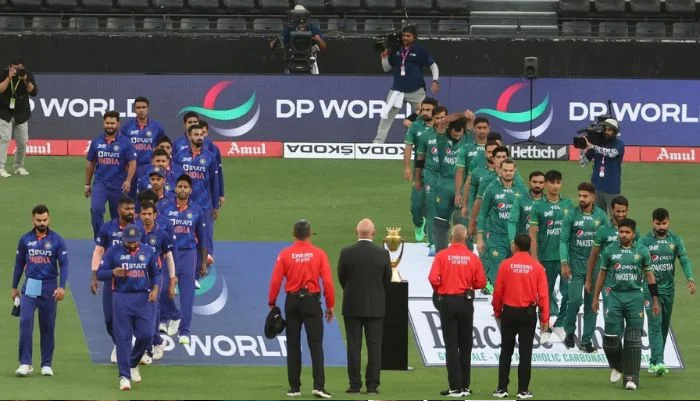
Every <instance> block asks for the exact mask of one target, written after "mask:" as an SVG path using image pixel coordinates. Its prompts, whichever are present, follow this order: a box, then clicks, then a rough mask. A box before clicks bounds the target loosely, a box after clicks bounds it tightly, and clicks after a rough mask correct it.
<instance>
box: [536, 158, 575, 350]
mask: <svg viewBox="0 0 700 401" xmlns="http://www.w3.org/2000/svg"><path fill="white" fill-rule="evenodd" d="M561 179H562V176H561V173H560V172H559V171H557V170H549V171H547V172H546V173H545V175H544V190H545V201H544V202H541V203H536V204H534V205H532V209H530V240H531V241H532V246H531V253H532V256H533V257H534V258H535V259H536V260H537V261H538V262H540V263H541V264H542V266H544V270H545V272H546V273H547V284H548V285H549V298H550V300H549V302H550V311H558V315H557V320H556V322H555V323H554V329H549V330H547V331H546V332H544V333H542V337H541V338H540V340H541V341H542V343H551V342H550V335H551V333H552V331H554V332H555V333H556V334H557V336H558V337H560V338H561V339H562V340H563V339H564V337H565V333H564V329H563V327H564V320H565V317H566V305H567V301H568V296H567V294H568V287H567V285H566V280H561V279H560V280H559V292H560V293H561V296H562V300H561V306H557V300H556V298H555V295H554V285H555V284H556V281H557V277H559V275H560V274H561V258H560V256H559V242H560V237H561V227H562V223H563V222H564V217H566V216H567V215H568V214H569V213H571V210H572V209H573V204H572V203H571V201H570V200H569V199H566V198H562V197H561V195H560V194H559V192H560V191H561ZM552 314H554V312H552Z"/></svg>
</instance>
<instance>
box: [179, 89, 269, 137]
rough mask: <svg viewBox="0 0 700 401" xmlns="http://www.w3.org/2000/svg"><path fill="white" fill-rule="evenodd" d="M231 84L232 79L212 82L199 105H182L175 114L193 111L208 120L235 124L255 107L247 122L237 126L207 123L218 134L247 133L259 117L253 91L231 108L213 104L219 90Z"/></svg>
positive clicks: (230, 135)
mask: <svg viewBox="0 0 700 401" xmlns="http://www.w3.org/2000/svg"><path fill="white" fill-rule="evenodd" d="M231 85H233V81H220V82H217V83H216V84H214V86H212V87H211V88H209V90H208V91H207V94H206V95H204V100H203V101H202V106H201V107H200V106H187V107H183V108H182V109H181V110H180V111H179V112H178V113H177V114H178V115H182V114H184V113H187V112H188V111H194V112H195V113H197V114H199V115H201V116H203V117H205V118H208V119H210V120H216V121H224V122H229V123H230V124H232V125H235V124H233V123H236V122H238V120H242V119H244V118H245V117H246V116H248V115H249V114H250V112H251V111H252V110H253V109H254V108H255V114H253V116H252V117H250V119H249V120H248V121H247V122H245V123H243V124H240V125H238V126H235V127H232V128H222V127H217V126H215V125H214V124H209V126H210V127H211V129H213V130H214V131H216V132H217V133H218V134H219V135H222V136H226V137H237V136H241V135H245V134H246V133H248V131H250V130H251V129H253V127H255V124H257V123H258V118H260V104H257V105H256V104H255V92H254V91H253V93H252V94H251V95H250V97H248V99H247V100H246V101H245V102H244V103H243V104H241V105H238V106H236V107H234V108H232V109H215V108H214V106H215V104H216V99H217V98H218V97H219V95H220V94H221V92H223V91H224V90H225V89H226V88H228V87H229V86H231Z"/></svg>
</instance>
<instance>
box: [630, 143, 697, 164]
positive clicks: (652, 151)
mask: <svg viewBox="0 0 700 401" xmlns="http://www.w3.org/2000/svg"><path fill="white" fill-rule="evenodd" d="M640 156H641V161H643V162H651V163H700V148H666V147H655V146H650V147H644V148H642V149H641V155H640Z"/></svg>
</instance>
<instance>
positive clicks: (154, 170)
mask: <svg viewBox="0 0 700 401" xmlns="http://www.w3.org/2000/svg"><path fill="white" fill-rule="evenodd" d="M146 173H147V174H148V176H149V177H150V176H151V175H153V174H158V175H159V176H161V177H163V178H165V170H163V169H162V168H160V167H153V166H151V167H149V168H148V171H147V172H146Z"/></svg>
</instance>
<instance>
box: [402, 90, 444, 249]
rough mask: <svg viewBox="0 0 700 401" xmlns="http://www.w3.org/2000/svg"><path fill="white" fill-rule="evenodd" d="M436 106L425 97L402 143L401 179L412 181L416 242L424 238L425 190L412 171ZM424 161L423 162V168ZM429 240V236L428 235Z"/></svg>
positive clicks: (427, 133)
mask: <svg viewBox="0 0 700 401" xmlns="http://www.w3.org/2000/svg"><path fill="white" fill-rule="evenodd" d="M437 105H438V102H437V100H435V99H433V98H429V97H426V98H425V99H423V101H422V102H421V105H420V110H416V111H417V112H418V113H419V118H418V119H416V121H415V122H413V124H411V127H410V128H409V129H408V131H406V137H405V139H404V143H405V144H406V148H405V149H404V155H403V177H404V178H405V179H406V180H408V181H413V185H412V187H411V215H412V216H413V225H414V226H415V227H416V229H415V237H416V241H418V242H420V241H423V239H424V238H425V234H426V233H425V222H426V220H425V190H424V188H423V186H422V184H423V181H422V180H420V179H415V180H414V178H413V172H414V169H415V168H417V167H418V164H419V162H418V157H417V156H418V148H419V147H420V144H421V143H422V142H423V141H424V140H426V139H427V138H428V136H429V132H431V131H433V130H434V128H433V108H435V107H436V106H437ZM412 154H413V156H414V157H413V160H415V162H414V166H413V168H411V155H412ZM424 164H425V161H423V164H422V165H421V167H422V166H424ZM428 239H430V234H429V235H428Z"/></svg>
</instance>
